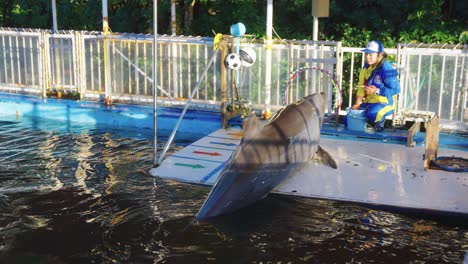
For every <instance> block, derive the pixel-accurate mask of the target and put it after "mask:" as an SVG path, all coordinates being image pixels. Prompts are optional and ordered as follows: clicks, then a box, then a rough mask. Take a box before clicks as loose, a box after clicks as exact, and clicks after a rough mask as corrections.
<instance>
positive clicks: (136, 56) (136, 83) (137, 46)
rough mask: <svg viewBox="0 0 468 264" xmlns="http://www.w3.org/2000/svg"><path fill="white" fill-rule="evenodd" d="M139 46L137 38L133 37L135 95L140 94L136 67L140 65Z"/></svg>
mask: <svg viewBox="0 0 468 264" xmlns="http://www.w3.org/2000/svg"><path fill="white" fill-rule="evenodd" d="M139 48H140V44H139V43H138V39H137V38H135V65H136V66H135V70H134V74H135V94H136V95H139V94H140V80H139V78H138V68H139V67H140V65H139V63H138V59H139V58H138V56H139Z"/></svg>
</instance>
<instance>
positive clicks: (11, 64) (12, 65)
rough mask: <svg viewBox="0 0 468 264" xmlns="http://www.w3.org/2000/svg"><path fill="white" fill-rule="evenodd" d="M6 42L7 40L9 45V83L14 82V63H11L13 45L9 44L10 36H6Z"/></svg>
mask: <svg viewBox="0 0 468 264" xmlns="http://www.w3.org/2000/svg"><path fill="white" fill-rule="evenodd" d="M8 42H9V47H10V52H9V55H10V72H11V83H15V74H14V72H15V70H14V64H13V47H12V44H11V36H8Z"/></svg>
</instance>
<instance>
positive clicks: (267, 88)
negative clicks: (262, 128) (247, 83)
mask: <svg viewBox="0 0 468 264" xmlns="http://www.w3.org/2000/svg"><path fill="white" fill-rule="evenodd" d="M272 35H273V0H268V1H267V21H266V56H265V64H266V65H265V67H266V69H265V110H264V114H263V117H265V118H269V117H270V115H271V110H270V108H271V106H270V104H271V49H272V46H273V45H272Z"/></svg>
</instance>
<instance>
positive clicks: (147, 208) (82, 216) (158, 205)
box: [0, 119, 468, 263]
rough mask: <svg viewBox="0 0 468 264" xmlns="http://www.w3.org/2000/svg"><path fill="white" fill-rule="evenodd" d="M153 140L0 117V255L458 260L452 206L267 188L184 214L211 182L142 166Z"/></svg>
mask: <svg viewBox="0 0 468 264" xmlns="http://www.w3.org/2000/svg"><path fill="white" fill-rule="evenodd" d="M163 141H164V138H161V141H160V144H161V146H159V147H160V148H162V144H164V142H163ZM151 144H152V139H151V135H150V134H145V133H141V131H132V130H125V131H122V130H120V131H116V130H115V129H112V128H106V127H100V128H96V127H93V126H85V125H77V124H68V125H66V124H62V123H60V122H56V121H54V122H50V121H47V120H40V119H35V120H33V119H30V120H22V121H12V120H4V121H2V120H0V263H371V262H374V263H412V262H413V263H463V262H465V263H466V259H467V256H466V255H467V254H468V253H467V251H468V225H467V221H466V219H460V218H456V217H427V216H419V215H408V214H402V213H394V212H388V211H382V210H375V209H369V208H364V207H360V206H355V205H350V204H346V203H339V202H331V201H320V200H312V199H298V198H296V199H291V198H287V197H283V196H279V195H272V196H269V197H267V198H266V199H263V200H261V201H260V202H258V203H256V204H255V205H253V206H251V207H248V208H245V209H244V210H241V211H239V212H237V213H234V214H232V215H228V216H224V217H220V218H218V219H215V220H213V221H211V222H207V223H192V221H193V216H194V214H195V213H196V212H197V211H198V209H199V207H200V206H201V204H202V203H203V200H204V198H205V196H206V195H207V194H208V191H209V189H208V188H206V187H201V186H195V185H188V184H181V183H177V182H174V181H165V180H161V179H158V178H153V177H151V176H150V175H149V174H148V171H149V169H150V168H151V166H152V146H151ZM186 144H187V141H186V140H184V141H178V142H176V143H175V145H174V146H173V147H172V148H171V150H170V151H171V152H173V151H175V150H177V149H180V148H182V147H183V146H184V145H186ZM464 259H465V260H464Z"/></svg>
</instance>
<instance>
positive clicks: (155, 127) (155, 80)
mask: <svg viewBox="0 0 468 264" xmlns="http://www.w3.org/2000/svg"><path fill="white" fill-rule="evenodd" d="M153 31H154V32H153V165H154V166H155V167H156V166H159V163H158V115H157V109H158V101H157V98H158V89H157V87H158V74H157V69H158V0H153Z"/></svg>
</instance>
